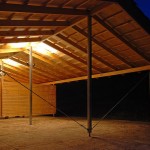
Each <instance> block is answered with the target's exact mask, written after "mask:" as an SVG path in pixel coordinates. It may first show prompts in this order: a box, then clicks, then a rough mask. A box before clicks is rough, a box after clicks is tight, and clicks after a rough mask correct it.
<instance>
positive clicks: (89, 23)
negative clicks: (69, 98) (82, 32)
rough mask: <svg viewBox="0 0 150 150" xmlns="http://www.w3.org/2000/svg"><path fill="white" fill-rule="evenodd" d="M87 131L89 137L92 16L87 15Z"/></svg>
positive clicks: (90, 120)
mask: <svg viewBox="0 0 150 150" xmlns="http://www.w3.org/2000/svg"><path fill="white" fill-rule="evenodd" d="M87 76H88V79H87V126H88V128H87V130H88V133H89V136H91V133H92V104H91V97H92V96H91V87H92V16H91V15H88V50H87Z"/></svg>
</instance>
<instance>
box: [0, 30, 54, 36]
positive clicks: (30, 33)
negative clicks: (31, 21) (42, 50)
mask: <svg viewBox="0 0 150 150" xmlns="http://www.w3.org/2000/svg"><path fill="white" fill-rule="evenodd" d="M53 33H54V31H53V30H47V31H39V30H38V31H0V36H4V37H5V36H38V35H53Z"/></svg>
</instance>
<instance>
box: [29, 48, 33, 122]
mask: <svg viewBox="0 0 150 150" xmlns="http://www.w3.org/2000/svg"><path fill="white" fill-rule="evenodd" d="M32 68H33V58H32V46H31V47H30V51H29V89H30V100H29V124H30V125H32Z"/></svg>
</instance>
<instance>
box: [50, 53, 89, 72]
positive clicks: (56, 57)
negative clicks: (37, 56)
mask: <svg viewBox="0 0 150 150" xmlns="http://www.w3.org/2000/svg"><path fill="white" fill-rule="evenodd" d="M50 55H51V57H52V58H54V59H58V60H60V61H61V62H62V63H65V64H67V65H68V66H70V67H72V68H75V69H77V70H80V71H81V72H84V73H86V69H83V68H81V67H80V66H78V65H75V64H73V63H71V62H70V61H67V60H65V59H63V58H61V57H59V56H58V55H57V54H50Z"/></svg>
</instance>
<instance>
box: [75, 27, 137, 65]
mask: <svg viewBox="0 0 150 150" xmlns="http://www.w3.org/2000/svg"><path fill="white" fill-rule="evenodd" d="M72 28H73V29H74V30H76V31H77V32H79V33H80V34H82V35H83V36H85V37H87V36H88V35H87V33H86V32H84V31H83V30H82V29H80V28H79V27H78V26H73V27H72ZM92 41H93V42H94V43H95V44H97V45H98V46H100V47H102V48H103V49H104V50H106V51H107V52H109V53H110V54H112V55H113V56H115V57H116V58H117V59H119V60H120V61H122V62H124V63H125V64H127V65H128V66H129V67H135V66H134V65H133V64H132V63H130V62H128V61H127V60H126V59H124V58H123V57H121V56H120V55H118V54H117V53H115V52H114V51H113V50H111V49H110V48H108V47H107V46H105V45H104V44H103V43H101V42H99V41H98V40H97V39H95V38H94V37H93V38H92Z"/></svg>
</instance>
